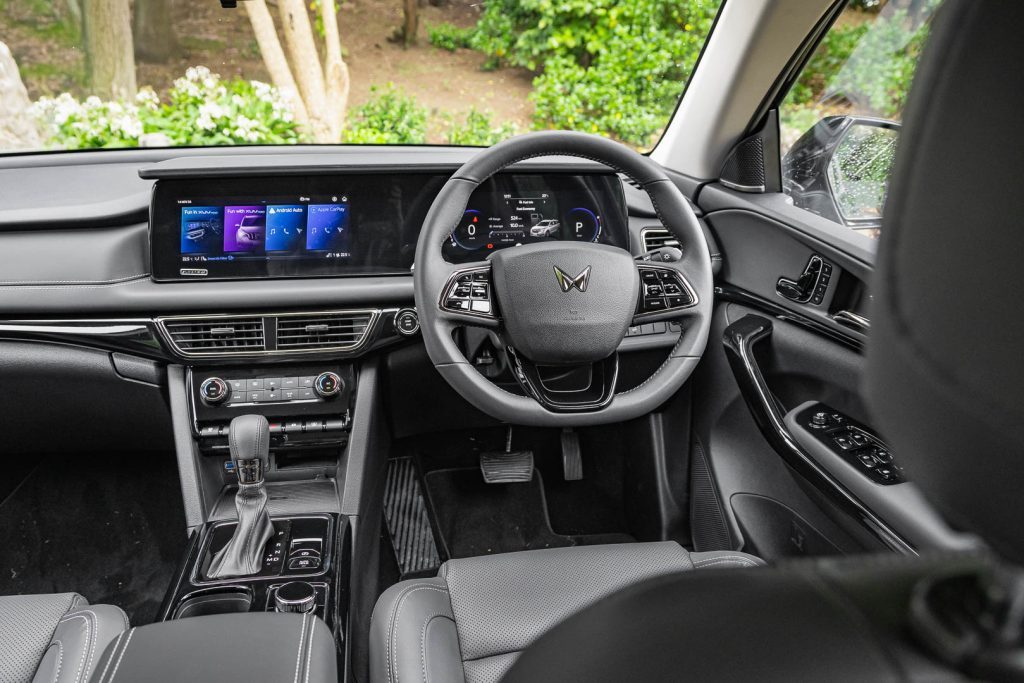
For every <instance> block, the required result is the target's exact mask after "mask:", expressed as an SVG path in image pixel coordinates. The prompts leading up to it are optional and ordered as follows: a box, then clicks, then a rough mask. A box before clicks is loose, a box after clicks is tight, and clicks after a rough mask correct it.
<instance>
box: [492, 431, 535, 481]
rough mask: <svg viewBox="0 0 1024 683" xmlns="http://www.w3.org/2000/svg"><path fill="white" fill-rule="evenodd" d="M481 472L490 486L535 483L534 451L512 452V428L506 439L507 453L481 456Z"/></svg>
mask: <svg viewBox="0 0 1024 683" xmlns="http://www.w3.org/2000/svg"><path fill="white" fill-rule="evenodd" d="M480 472H481V473H482V474H483V475H484V481H485V482H487V483H488V484H515V483H523V482H528V481H533V451H513V450H512V428H511V427H509V428H508V433H507V435H506V437H505V451H504V452H503V453H501V452H494V451H490V452H487V453H481V454H480Z"/></svg>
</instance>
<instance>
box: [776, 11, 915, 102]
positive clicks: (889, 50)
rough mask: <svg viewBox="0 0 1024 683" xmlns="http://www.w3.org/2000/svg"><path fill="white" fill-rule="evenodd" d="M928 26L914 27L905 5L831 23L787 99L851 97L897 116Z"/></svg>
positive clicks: (817, 100) (855, 100) (847, 98)
mask: <svg viewBox="0 0 1024 683" xmlns="http://www.w3.org/2000/svg"><path fill="white" fill-rule="evenodd" d="M931 4H934V2H933V3H931ZM928 27H929V24H928V22H921V23H920V24H919V25H918V26H916V27H915V26H914V22H912V21H911V20H910V17H909V16H908V14H907V11H906V10H903V9H899V10H896V11H894V12H892V13H891V14H888V15H886V16H881V15H880V16H878V17H877V18H875V19H874V20H873V21H871V22H868V23H863V24H861V25H860V26H835V27H833V28H832V29H831V30H830V31H829V32H828V33H827V34H826V35H825V39H824V40H823V41H822V43H821V44H820V45H819V46H818V49H817V50H816V51H815V53H814V55H813V56H812V57H811V59H810V61H809V62H808V64H807V66H806V67H805V68H804V71H803V73H802V74H801V76H800V79H799V80H798V81H797V83H796V84H795V85H794V87H793V89H792V90H791V91H790V93H789V96H788V97H787V104H788V105H803V104H808V103H811V102H824V101H830V102H847V103H849V104H851V105H853V106H854V107H855V109H856V110H857V111H858V113H861V114H873V115H875V116H880V117H882V118H896V117H898V116H899V115H900V113H901V112H902V111H903V105H904V103H905V101H906V97H907V92H908V91H909V90H910V84H911V81H912V80H913V78H914V69H915V68H916V67H917V60H918V57H919V56H920V54H921V48H922V46H923V45H924V41H925V39H926V38H927V36H928Z"/></svg>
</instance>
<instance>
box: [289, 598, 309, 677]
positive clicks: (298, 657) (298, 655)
mask: <svg viewBox="0 0 1024 683" xmlns="http://www.w3.org/2000/svg"><path fill="white" fill-rule="evenodd" d="M308 617H309V615H308V614H303V615H302V624H301V625H300V626H299V649H298V650H297V651H296V652H295V678H294V679H292V680H293V682H294V683H298V680H299V667H301V666H302V644H303V643H304V642H306V619H307V618H308Z"/></svg>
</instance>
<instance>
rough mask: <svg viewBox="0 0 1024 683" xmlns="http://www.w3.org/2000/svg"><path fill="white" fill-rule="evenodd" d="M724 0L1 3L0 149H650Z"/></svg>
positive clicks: (86, 0)
mask: <svg viewBox="0 0 1024 683" xmlns="http://www.w3.org/2000/svg"><path fill="white" fill-rule="evenodd" d="M229 4H230V3H229ZM720 4H721V0H631V1H630V2H620V1H619V0H559V2H551V1H550V0H486V1H485V2H482V3H481V2H480V1H479V0H430V2H419V1H417V0H345V1H344V2H341V1H340V0H276V1H275V2H268V1H265V0H245V1H243V2H238V7H237V8H236V9H224V8H222V7H221V6H220V3H218V2H216V0H201V1H200V0H0V152H24V151H34V150H52V149H68V150H77V149H96V148H122V147H139V146H142V147H169V146H207V145H238V144H262V145H266V144H273V145H289V144H299V143H314V144H334V143H339V142H340V143H349V144H451V145H490V144H493V143H495V142H497V141H499V140H501V139H503V138H505V137H508V136H510V135H513V134H516V133H522V132H527V131H531V130H546V129H560V130H579V131H585V132H588V133H597V134H600V135H604V136H607V137H610V138H613V139H616V140H620V141H622V142H625V143H627V144H629V145H631V146H633V147H635V148H637V149H640V150H646V149H649V148H650V147H651V146H652V145H653V144H654V143H655V142H656V141H657V140H658V138H659V137H660V135H661V133H662V131H663V129H664V127H665V126H666V124H667V123H668V120H669V118H670V117H671V115H672V112H673V110H674V109H675V106H676V102H677V100H678V98H679V96H680V94H681V93H682V91H683V88H684V87H685V84H686V81H687V79H688V78H689V75H690V72H691V70H692V69H693V67H694V65H695V63H696V61H697V57H698V55H699V53H700V50H701V48H702V46H703V44H704V41H705V40H706V38H707V35H708V33H709V31H710V30H711V26H712V24H713V22H714V18H715V15H716V14H717V12H718V9H719V5H720Z"/></svg>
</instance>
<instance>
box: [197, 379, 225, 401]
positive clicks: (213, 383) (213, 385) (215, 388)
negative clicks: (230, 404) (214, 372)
mask: <svg viewBox="0 0 1024 683" xmlns="http://www.w3.org/2000/svg"><path fill="white" fill-rule="evenodd" d="M230 392H231V389H230V387H228V383H227V382H225V381H224V380H222V379H221V378H220V377H210V378H209V379H207V380H205V381H204V382H203V383H202V384H201V385H199V396H200V398H202V399H203V403H207V404H209V405H217V404H218V403H223V402H224V400H225V399H227V397H228V394H229V393H230Z"/></svg>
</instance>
